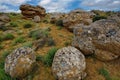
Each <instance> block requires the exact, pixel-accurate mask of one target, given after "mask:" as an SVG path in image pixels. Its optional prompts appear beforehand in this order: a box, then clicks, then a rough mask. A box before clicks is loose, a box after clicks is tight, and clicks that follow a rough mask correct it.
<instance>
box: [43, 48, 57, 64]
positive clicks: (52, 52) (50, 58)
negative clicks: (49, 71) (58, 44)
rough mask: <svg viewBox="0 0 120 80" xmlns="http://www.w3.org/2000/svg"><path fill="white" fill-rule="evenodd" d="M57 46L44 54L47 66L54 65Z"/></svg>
mask: <svg viewBox="0 0 120 80" xmlns="http://www.w3.org/2000/svg"><path fill="white" fill-rule="evenodd" d="M57 50H58V49H57V48H55V47H54V48H51V49H50V50H49V51H48V52H47V54H46V55H45V56H44V59H43V62H44V64H45V65H46V66H52V62H53V58H54V55H55V53H56V52H57Z"/></svg>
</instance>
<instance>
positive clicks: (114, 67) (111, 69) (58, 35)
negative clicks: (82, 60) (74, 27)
mask: <svg viewBox="0 0 120 80" xmlns="http://www.w3.org/2000/svg"><path fill="white" fill-rule="evenodd" d="M11 22H15V23H17V24H18V27H15V28H14V30H13V31H14V32H13V35H14V36H15V38H17V37H19V36H23V37H24V40H25V42H23V43H19V44H16V45H12V44H13V42H14V40H15V39H13V40H7V41H3V42H1V45H3V49H1V50H0V54H2V53H3V52H4V51H8V50H14V49H15V48H18V47H20V46H23V45H24V44H25V43H26V44H27V43H28V42H31V41H33V39H31V38H28V33H29V32H30V31H31V30H33V29H37V28H45V27H50V28H51V31H50V35H51V36H52V37H53V39H54V40H55V43H56V45H55V46H54V47H57V48H62V47H64V46H66V43H68V45H70V43H71V42H72V39H73V34H72V33H71V32H69V31H68V30H66V29H65V28H62V29H59V27H58V26H56V25H53V24H50V23H43V22H41V23H34V22H32V21H31V20H25V19H23V18H22V16H21V15H17V16H11ZM26 23H31V24H33V26H32V27H31V28H23V25H24V24H26ZM2 33H3V31H0V34H2ZM19 33H20V34H19ZM50 48H51V47H48V46H44V47H43V48H40V49H39V50H38V51H36V55H38V54H39V55H43V56H44V55H45V54H46V53H47V51H48V50H49V49H50ZM86 62H87V69H86V72H87V77H86V78H85V79H84V80H109V78H107V77H110V79H111V80H120V60H117V61H112V62H102V61H99V60H97V59H96V58H95V57H94V55H92V56H86ZM37 64H38V67H37V71H36V72H34V77H33V80H55V79H54V77H53V75H52V71H51V67H47V66H45V65H44V64H43V63H42V62H37ZM103 69H104V70H103ZM100 71H103V73H102V74H101V73H100Z"/></svg>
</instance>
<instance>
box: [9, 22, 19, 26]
mask: <svg viewBox="0 0 120 80" xmlns="http://www.w3.org/2000/svg"><path fill="white" fill-rule="evenodd" d="M10 26H11V27H18V24H17V23H15V22H11V23H10Z"/></svg>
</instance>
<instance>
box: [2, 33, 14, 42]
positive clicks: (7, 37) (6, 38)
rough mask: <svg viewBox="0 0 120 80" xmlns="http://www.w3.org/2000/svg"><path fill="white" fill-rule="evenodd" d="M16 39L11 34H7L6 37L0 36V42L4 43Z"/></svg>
mask: <svg viewBox="0 0 120 80" xmlns="http://www.w3.org/2000/svg"><path fill="white" fill-rule="evenodd" d="M13 39H14V35H13V34H11V33H7V34H5V35H1V36H0V41H1V42H2V41H4V40H13Z"/></svg>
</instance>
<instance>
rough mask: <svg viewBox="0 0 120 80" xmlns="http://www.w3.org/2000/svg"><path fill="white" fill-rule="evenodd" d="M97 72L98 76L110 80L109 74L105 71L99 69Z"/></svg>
mask: <svg viewBox="0 0 120 80" xmlns="http://www.w3.org/2000/svg"><path fill="white" fill-rule="evenodd" d="M98 71H99V74H100V75H102V76H104V77H105V79H106V80H112V79H111V76H110V74H109V72H108V70H107V69H105V68H100V69H99V70H98Z"/></svg>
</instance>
